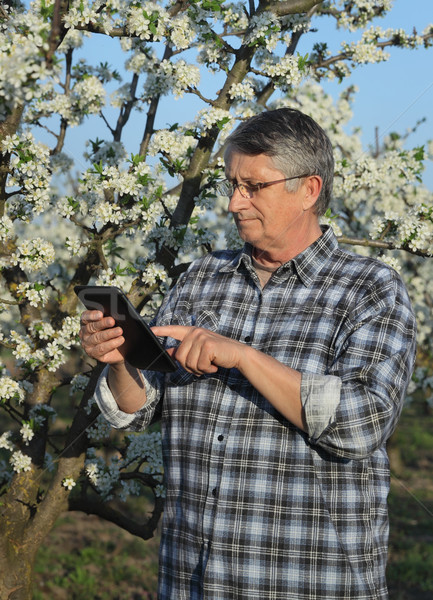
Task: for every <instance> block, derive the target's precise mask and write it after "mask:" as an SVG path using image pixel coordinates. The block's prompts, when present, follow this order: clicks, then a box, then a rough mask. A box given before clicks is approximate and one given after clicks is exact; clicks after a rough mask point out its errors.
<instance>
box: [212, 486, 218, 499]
mask: <svg viewBox="0 0 433 600" xmlns="http://www.w3.org/2000/svg"><path fill="white" fill-rule="evenodd" d="M216 495H217V489H216V488H214V489H213V490H212V496H213V497H214V498H216Z"/></svg>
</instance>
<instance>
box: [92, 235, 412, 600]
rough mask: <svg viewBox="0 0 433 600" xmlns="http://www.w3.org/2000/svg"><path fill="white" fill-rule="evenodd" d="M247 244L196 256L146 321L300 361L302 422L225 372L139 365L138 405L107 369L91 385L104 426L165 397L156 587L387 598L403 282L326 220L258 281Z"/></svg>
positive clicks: (404, 342) (238, 595)
mask: <svg viewBox="0 0 433 600" xmlns="http://www.w3.org/2000/svg"><path fill="white" fill-rule="evenodd" d="M250 250H251V249H250V248H248V246H247V247H245V248H244V249H243V250H241V251H222V252H217V253H214V254H210V255H208V256H207V257H205V258H203V259H201V260H199V261H197V262H195V263H193V264H192V266H191V267H190V269H189V271H188V272H187V273H186V274H185V275H184V276H183V277H182V278H181V280H180V281H179V282H178V284H177V286H176V287H175V288H174V289H173V290H172V292H171V293H170V294H169V295H168V296H167V298H166V300H165V302H164V304H163V306H162V308H161V310H160V312H159V315H158V319H157V322H158V324H160V325H165V324H169V323H172V324H180V325H196V326H200V327H206V328H208V329H211V330H214V331H218V332H219V333H220V334H222V335H225V336H228V337H230V338H233V339H236V340H239V341H242V342H245V343H247V344H251V345H252V346H253V347H254V348H257V349H258V350H261V351H262V352H264V353H266V354H270V355H272V356H273V357H275V358H276V359H277V360H279V361H281V362H282V363H284V364H286V365H289V366H290V367H292V368H294V369H296V370H298V371H300V372H301V373H302V384H301V399H302V402H303V405H304V408H305V415H306V422H307V427H308V433H304V432H302V431H300V430H299V429H297V428H296V427H295V426H294V425H292V424H291V423H289V422H288V421H287V420H286V419H285V418H284V417H283V416H282V415H281V414H279V413H278V412H277V411H276V410H275V409H274V408H273V407H272V406H271V405H270V404H269V403H268V402H267V400H265V398H263V397H262V396H261V395H260V394H259V393H258V392H257V391H256V390H255V389H254V388H253V387H252V386H251V385H250V384H249V382H248V381H247V380H246V379H244V378H243V377H242V376H241V375H240V373H239V372H238V371H237V370H236V369H221V368H220V369H219V370H218V372H217V373H216V374H214V375H209V376H204V377H200V378H197V377H195V376H193V375H191V374H189V373H187V372H186V371H184V370H183V369H181V368H179V369H178V371H176V372H175V373H174V374H170V375H167V376H164V377H162V376H160V375H156V374H155V373H144V375H145V377H146V380H147V381H146V386H147V394H148V402H147V404H146V406H145V407H144V408H143V409H141V410H140V411H139V412H138V413H136V414H135V415H127V414H124V413H122V412H121V411H119V409H118V408H117V405H116V404H115V403H114V401H113V399H112V397H111V394H110V392H109V390H108V388H107V384H106V381H105V379H104V377H103V378H102V379H101V381H100V385H99V388H98V390H97V393H96V396H97V400H98V403H99V404H100V406H101V408H102V410H103V412H104V413H105V414H106V417H107V418H108V419H109V420H110V421H111V423H112V424H113V425H114V426H116V427H125V428H126V427H128V428H130V429H133V430H140V429H142V428H143V427H145V426H146V424H147V423H148V422H149V419H150V418H151V416H152V414H153V411H154V409H155V406H156V403H157V402H158V400H159V398H160V397H161V396H162V394H163V395H164V400H163V417H162V433H163V453H164V461H165V474H166V486H167V498H166V505H165V512H164V518H163V533H162V542H161V553H160V591H159V598H160V599H161V600H166V599H172V600H198V599H204V598H206V599H208V600H235V599H237V600H267V599H269V600H270V599H272V600H291V599H299V600H301V599H303V600H319V599H324V598H326V599H327V600H330V599H333V598H340V599H345V600H347V599H351V600H355V599H356V600H361V599H362V600H367V599H368V600H372V599H384V598H387V590H386V582H385V565H386V554H387V537H388V519H387V506H386V499H387V494H388V488H389V466H388V458H387V454H386V450H385V443H386V440H387V439H388V437H389V436H390V435H391V433H392V432H393V430H394V428H395V426H396V423H397V419H398V417H399V414H400V411H401V407H402V403H403V399H404V395H405V391H406V387H407V384H408V382H409V379H410V376H411V372H412V368H413V362H414V355H415V322H414V317H413V313H412V310H411V306H410V302H409V299H408V296H407V293H406V291H405V288H404V285H403V284H402V282H401V280H400V278H399V276H398V275H397V273H396V272H395V271H394V270H392V269H390V268H389V267H387V266H386V265H385V264H382V263H381V262H379V261H376V260H374V259H371V258H365V257H360V256H355V255H352V254H349V253H346V252H343V251H341V250H340V249H339V247H338V244H337V241H336V239H335V237H334V235H333V233H332V230H331V229H324V234H323V235H322V236H321V237H320V238H319V239H318V240H317V241H316V242H315V243H314V244H312V245H311V246H310V247H309V248H307V249H306V250H305V251H304V252H302V253H301V254H300V255H298V256H297V257H296V258H294V259H293V260H292V261H290V262H288V263H287V264H284V265H282V266H281V267H280V268H279V269H278V270H277V271H276V272H275V273H274V274H273V276H272V278H271V279H270V281H269V283H268V284H267V285H266V287H265V288H264V289H260V286H259V281H258V278H257V275H256V273H255V271H254V269H253V267H252V263H251V252H250ZM170 342H171V343H172V344H173V343H175V342H174V341H173V340H169V343H170Z"/></svg>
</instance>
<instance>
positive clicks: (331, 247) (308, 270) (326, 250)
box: [220, 225, 338, 287]
mask: <svg viewBox="0 0 433 600" xmlns="http://www.w3.org/2000/svg"><path fill="white" fill-rule="evenodd" d="M321 229H322V232H323V234H322V235H321V236H320V237H319V238H318V239H317V240H316V241H315V242H313V243H312V244H311V246H308V248H306V249H305V250H304V251H303V252H301V253H300V254H298V255H297V256H295V258H293V259H292V260H289V261H288V262H286V263H285V264H283V265H281V266H280V267H278V269H277V270H276V271H275V273H274V274H273V281H280V282H282V281H284V280H285V279H287V278H288V277H289V276H290V275H291V274H292V273H293V272H295V273H296V274H297V276H298V277H299V279H300V281H301V282H302V283H303V284H304V285H305V286H306V287H310V286H311V285H312V284H313V282H314V280H315V278H316V277H317V275H318V273H319V272H320V271H321V270H322V269H323V265H324V264H325V263H326V262H328V260H330V259H331V257H332V255H333V254H334V252H335V251H336V250H337V248H338V242H337V238H336V237H335V234H334V232H333V230H332V227H330V226H328V225H324V226H321ZM251 252H252V247H251V245H250V244H245V246H244V247H243V248H242V249H241V250H239V252H237V253H236V254H235V256H234V257H233V259H232V260H231V261H230V262H229V263H228V264H226V265H225V266H224V267H222V268H221V269H220V272H221V273H230V272H234V271H236V270H239V269H240V268H241V266H242V265H244V266H245V267H246V268H247V270H248V271H251V270H253V265H252V261H251Z"/></svg>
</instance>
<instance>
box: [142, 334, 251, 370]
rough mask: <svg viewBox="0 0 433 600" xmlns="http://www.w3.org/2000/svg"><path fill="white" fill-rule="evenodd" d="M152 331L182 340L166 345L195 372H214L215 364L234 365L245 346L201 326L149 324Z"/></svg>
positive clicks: (180, 361)
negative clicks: (171, 346) (174, 345)
mask: <svg viewBox="0 0 433 600" xmlns="http://www.w3.org/2000/svg"><path fill="white" fill-rule="evenodd" d="M152 331H153V333H154V334H155V335H157V336H160V337H171V338H174V339H175V340H179V341H180V342H181V343H180V345H179V346H178V347H177V348H169V349H168V350H167V352H168V353H169V354H170V355H171V356H172V357H173V358H174V359H175V360H177V362H178V363H180V365H181V366H182V367H183V368H184V369H185V370H186V371H188V372H189V373H194V375H205V374H210V373H216V372H217V371H218V367H225V368H227V369H231V368H233V367H235V368H237V367H238V365H239V362H240V360H241V356H242V353H243V350H244V348H245V345H244V344H241V343H240V342H237V341H235V340H231V339H230V338H227V337H224V336H222V335H219V334H218V333H214V332H213V331H209V330H208V329H203V328H201V327H184V326H182V325H167V326H164V327H152Z"/></svg>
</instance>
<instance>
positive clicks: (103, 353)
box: [80, 310, 125, 364]
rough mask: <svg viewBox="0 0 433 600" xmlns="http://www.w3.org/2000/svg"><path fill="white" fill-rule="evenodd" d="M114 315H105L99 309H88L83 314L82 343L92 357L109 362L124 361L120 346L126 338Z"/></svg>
mask: <svg viewBox="0 0 433 600" xmlns="http://www.w3.org/2000/svg"><path fill="white" fill-rule="evenodd" d="M115 324H116V322H115V320H114V319H113V317H104V316H103V314H102V312H101V311H99V310H86V311H84V312H83V314H82V315H81V329H80V339H81V345H82V347H83V349H84V351H85V352H86V354H88V355H89V356H90V357H91V358H95V359H96V360H99V361H101V362H104V363H107V364H116V363H123V362H124V360H125V358H124V355H123V353H122V350H121V349H120V347H121V346H122V345H123V344H124V342H125V338H124V337H123V335H122V334H123V331H122V329H121V328H120V327H114V325H115Z"/></svg>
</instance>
